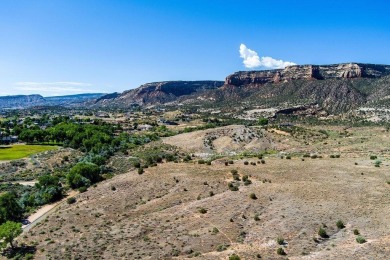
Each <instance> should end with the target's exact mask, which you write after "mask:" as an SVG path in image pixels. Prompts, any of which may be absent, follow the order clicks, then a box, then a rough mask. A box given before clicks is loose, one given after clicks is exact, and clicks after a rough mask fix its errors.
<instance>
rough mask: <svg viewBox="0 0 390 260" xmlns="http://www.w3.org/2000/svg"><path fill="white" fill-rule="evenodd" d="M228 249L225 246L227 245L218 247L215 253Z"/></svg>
mask: <svg viewBox="0 0 390 260" xmlns="http://www.w3.org/2000/svg"><path fill="white" fill-rule="evenodd" d="M228 247H229V245H227V244H222V245H218V246H217V251H218V252H222V251H225V250H226V249H228Z"/></svg>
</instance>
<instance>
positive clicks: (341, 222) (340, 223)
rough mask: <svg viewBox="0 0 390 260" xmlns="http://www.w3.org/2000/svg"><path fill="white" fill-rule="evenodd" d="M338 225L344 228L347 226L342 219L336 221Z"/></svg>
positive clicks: (339, 227)
mask: <svg viewBox="0 0 390 260" xmlns="http://www.w3.org/2000/svg"><path fill="white" fill-rule="evenodd" d="M336 226H337V228H338V229H343V228H345V225H344V222H343V221H342V220H338V221H337V222H336Z"/></svg>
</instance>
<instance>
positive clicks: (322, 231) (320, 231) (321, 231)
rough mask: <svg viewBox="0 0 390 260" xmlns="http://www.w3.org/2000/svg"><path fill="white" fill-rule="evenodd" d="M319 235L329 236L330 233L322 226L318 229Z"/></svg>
mask: <svg viewBox="0 0 390 260" xmlns="http://www.w3.org/2000/svg"><path fill="white" fill-rule="evenodd" d="M318 235H319V236H320V237H322V238H327V237H328V234H327V233H326V230H325V229H323V228H322V227H320V229H319V230H318Z"/></svg>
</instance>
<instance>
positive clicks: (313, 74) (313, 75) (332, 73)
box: [225, 63, 390, 86]
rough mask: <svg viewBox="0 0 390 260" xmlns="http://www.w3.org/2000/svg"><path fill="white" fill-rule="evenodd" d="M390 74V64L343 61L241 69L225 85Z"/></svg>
mask: <svg viewBox="0 0 390 260" xmlns="http://www.w3.org/2000/svg"><path fill="white" fill-rule="evenodd" d="M386 75H390V66H388V65H375V64H361V63H343V64H334V65H294V66H288V67H286V68H285V69H276V70H263V71H239V72H236V73H233V74H231V75H229V76H228V77H226V79H225V85H233V86H243V85H249V84H265V83H279V82H287V81H291V80H298V79H304V80H324V79H335V78H336V79H337V78H339V79H342V78H347V79H350V78H379V77H382V76H386Z"/></svg>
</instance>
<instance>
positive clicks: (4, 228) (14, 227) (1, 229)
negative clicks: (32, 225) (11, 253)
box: [0, 221, 23, 248]
mask: <svg viewBox="0 0 390 260" xmlns="http://www.w3.org/2000/svg"><path fill="white" fill-rule="evenodd" d="M22 232H23V230H22V224H21V223H16V222H13V221H7V222H5V223H4V224H2V225H0V240H2V241H3V242H2V244H1V246H2V247H3V248H4V247H6V246H7V244H8V243H10V245H11V247H12V248H14V244H13V243H12V242H13V241H14V239H15V238H16V237H17V236H19V235H20V234H21V233H22Z"/></svg>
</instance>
